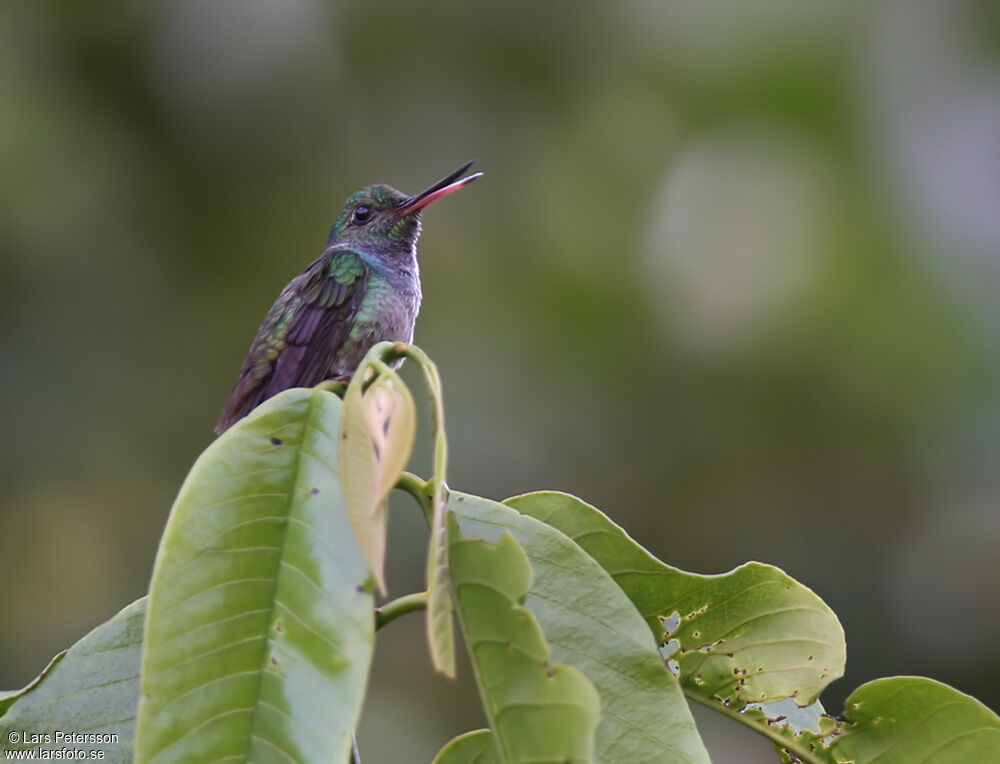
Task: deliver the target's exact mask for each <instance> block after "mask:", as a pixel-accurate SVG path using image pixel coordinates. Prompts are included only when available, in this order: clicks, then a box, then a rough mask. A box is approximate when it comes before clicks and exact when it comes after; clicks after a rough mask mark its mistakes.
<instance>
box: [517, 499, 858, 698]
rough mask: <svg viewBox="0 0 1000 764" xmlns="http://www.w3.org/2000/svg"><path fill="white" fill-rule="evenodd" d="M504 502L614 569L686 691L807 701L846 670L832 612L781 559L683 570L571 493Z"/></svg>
mask: <svg viewBox="0 0 1000 764" xmlns="http://www.w3.org/2000/svg"><path fill="white" fill-rule="evenodd" d="M505 503H507V504H509V505H510V506H512V507H514V508H515V509H517V510H518V511H520V512H523V513H525V514H528V515H531V516H533V517H537V518H538V519H540V520H542V521H544V522H545V523H547V524H549V525H551V526H552V527H554V528H558V529H559V530H561V531H562V532H563V533H565V534H566V535H568V536H569V537H570V538H572V539H574V540H575V541H576V542H577V543H578V544H579V545H580V546H581V547H582V548H583V549H584V550H586V551H587V552H588V553H589V554H590V555H591V556H592V557H593V558H594V559H595V560H596V561H597V562H599V563H600V564H601V566H602V567H603V568H604V569H605V570H607V571H608V572H609V573H610V574H611V576H612V577H613V578H614V579H615V581H616V582H617V583H618V585H619V586H620V587H621V588H622V590H623V591H624V592H625V593H626V594H627V595H628V597H629V599H631V600H632V602H633V603H635V606H636V608H638V610H639V612H640V613H642V616H643V617H644V618H645V619H646V621H647V623H648V624H649V626H650V628H651V629H652V630H653V633H654V634H655V635H656V637H657V639H658V640H660V641H661V642H665V643H666V644H667V645H669V647H668V649H667V651H666V652H668V653H669V654H670V655H671V656H672V659H673V660H676V663H677V667H678V668H679V671H680V679H681V683H682V684H683V685H684V688H685V690H686V691H687V692H688V693H690V694H692V695H694V696H697V697H701V698H704V699H706V700H710V701H714V702H718V703H721V704H725V706H726V707H727V708H729V709H737V710H738V709H740V708H743V707H744V706H745V705H746V704H747V703H751V702H754V703H760V702H763V701H774V700H777V699H780V698H786V697H791V698H794V699H795V700H796V702H797V703H798V704H799V705H808V704H810V703H812V702H813V701H815V699H816V697H817V695H818V694H819V692H820V691H821V690H822V689H823V688H824V687H826V685H828V684H829V683H830V682H832V681H833V680H834V679H836V678H837V677H839V676H841V675H842V674H843V671H844V663H845V660H846V648H845V643H844V632H843V629H842V628H841V626H840V622H839V621H838V620H837V616H836V615H835V614H834V613H833V611H832V610H830V608H829V607H827V605H826V604H825V603H824V602H823V601H822V600H821V599H820V598H819V597H817V596H816V595H815V594H814V593H813V592H812V591H810V590H809V589H807V588H806V587H805V586H803V585H802V584H800V583H798V582H797V581H795V580H794V579H792V578H790V577H789V576H788V575H786V574H785V573H784V572H783V571H781V570H779V569H778V568H775V567H773V566H770V565H762V564H760V563H756V562H751V563H747V564H746V565H742V566H740V567H739V568H736V569H735V570H733V571H731V572H729V573H725V574H721V575H715V576H704V575H696V574H694V573H686V572H684V571H681V570H678V569H676V568H673V567H671V566H669V565H666V564H665V563H662V562H660V561H659V560H657V559H656V558H655V557H653V556H652V555H651V554H649V552H647V551H646V550H645V549H643V548H642V547H641V546H639V545H638V544H637V543H636V542H635V541H633V540H632V539H631V538H629V536H628V535H627V534H626V533H625V531H623V530H622V529H621V528H620V527H618V526H617V525H615V524H614V523H613V522H612V521H611V520H609V519H608V518H607V517H606V516H605V515H604V514H602V513H601V512H600V511H598V510H597V509H595V508H594V507H592V506H590V505H589V504H586V503H584V502H582V501H580V499H577V498H576V497H575V496H570V495H568V494H564V493H557V492H541V493H532V494H526V495H524V496H516V497H514V498H511V499H508V500H507V501H506V502H505ZM665 627H666V628H665ZM667 632H669V633H667ZM668 638H669V640H670V641H667V639H668Z"/></svg>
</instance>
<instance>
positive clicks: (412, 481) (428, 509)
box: [396, 472, 434, 525]
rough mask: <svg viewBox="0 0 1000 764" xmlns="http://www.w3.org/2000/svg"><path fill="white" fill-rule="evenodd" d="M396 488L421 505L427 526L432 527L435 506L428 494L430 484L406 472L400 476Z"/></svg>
mask: <svg viewBox="0 0 1000 764" xmlns="http://www.w3.org/2000/svg"><path fill="white" fill-rule="evenodd" d="M396 488H398V489H400V490H401V491H406V492H407V493H408V494H410V496H412V497H413V498H414V499H416V502H417V504H419V505H420V509H421V510H423V513H424V518H425V519H426V520H427V524H428V525H430V523H431V520H432V519H433V516H434V505H433V502H432V500H431V496H430V494H429V493H428V490H429V488H430V484H429V483H428V482H427V481H425V480H421V479H420V478H419V477H417V476H416V475H414V474H413V473H412V472H404V473H403V474H402V475H400V476H399V480H397V481H396Z"/></svg>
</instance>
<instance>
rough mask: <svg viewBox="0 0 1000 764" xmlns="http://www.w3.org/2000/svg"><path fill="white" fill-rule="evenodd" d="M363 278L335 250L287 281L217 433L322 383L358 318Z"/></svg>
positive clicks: (354, 257) (356, 258) (359, 264)
mask: <svg viewBox="0 0 1000 764" xmlns="http://www.w3.org/2000/svg"><path fill="white" fill-rule="evenodd" d="M367 277H368V270H367V268H366V267H365V263H364V260H363V259H362V258H361V256H360V255H359V254H357V253H356V252H354V251H352V250H350V249H338V250H335V251H332V252H331V251H327V252H325V253H324V254H323V255H322V256H320V257H319V259H317V260H316V261H314V262H313V263H312V264H311V265H309V267H308V268H306V269H305V270H304V271H303V272H302V273H300V274H299V275H298V276H296V277H295V278H294V279H292V281H291V282H290V283H289V284H288V286H286V287H285V288H284V290H282V292H281V294H280V295H279V296H278V299H277V300H276V301H275V303H274V305H273V306H271V310H269V311H268V313H267V315H266V316H265V317H264V321H263V323H261V325H260V329H259V330H258V331H257V336H256V338H255V339H254V341H253V343H252V344H251V345H250V350H249V352H247V357H246V360H244V362H243V369H242V370H241V371H240V377H239V379H238V380H237V381H236V386H235V387H234V388H233V392H232V395H231V396H230V397H229V403H227V404H226V408H225V410H224V411H223V412H222V416H221V417H220V418H219V423H218V425H216V428H215V431H216V432H219V433H221V432H222V431H223V430H226V429H228V428H229V427H230V426H232V425H233V424H234V423H235V422H237V421H238V420H239V419H242V418H243V417H244V416H246V415H247V414H249V413H250V412H251V411H252V410H253V409H254V408H256V407H257V405H259V404H260V403H261V402H263V401H265V400H267V399H268V398H270V397H271V396H273V395H277V394H278V393H280V392H281V391H282V390H287V389H288V388H290V387H312V386H313V385H316V384H319V383H320V382H322V381H323V379H324V378H325V377H326V376H327V373H328V372H329V369H330V364H331V363H332V362H333V358H334V356H335V354H336V352H337V349H338V348H339V347H340V345H341V344H342V343H343V341H344V339H345V338H346V336H347V333H348V332H349V331H350V330H351V326H352V325H353V323H354V319H355V317H356V316H357V312H358V306H359V305H360V304H361V300H362V299H363V298H364V294H365V288H366V286H367V280H368V278H367Z"/></svg>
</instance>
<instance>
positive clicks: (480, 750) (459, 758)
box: [431, 730, 499, 764]
mask: <svg viewBox="0 0 1000 764" xmlns="http://www.w3.org/2000/svg"><path fill="white" fill-rule="evenodd" d="M498 761H499V759H497V749H496V744H495V743H494V742H493V733H492V732H490V731H489V730H476V731H475V732H466V733H465V734H464V735H459V736H458V737H456V738H452V739H451V740H449V741H448V742H447V743H446V744H445V747H444V748H442V749H441V750H440V751H438V755H437V756H435V757H434V761H432V762H431V764H497V762H498Z"/></svg>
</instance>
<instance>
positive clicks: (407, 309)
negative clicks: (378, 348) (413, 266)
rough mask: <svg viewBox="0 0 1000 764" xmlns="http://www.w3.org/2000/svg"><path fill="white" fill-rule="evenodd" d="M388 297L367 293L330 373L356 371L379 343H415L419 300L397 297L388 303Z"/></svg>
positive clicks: (337, 374)
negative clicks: (414, 332) (414, 330)
mask: <svg viewBox="0 0 1000 764" xmlns="http://www.w3.org/2000/svg"><path fill="white" fill-rule="evenodd" d="M379 297H381V298H382V299H378V298H379ZM385 297H386V295H384V294H382V295H379V294H376V295H372V294H369V295H367V296H366V298H365V300H364V301H363V302H362V304H361V308H360V310H359V311H358V316H357V319H356V320H355V321H354V325H353V326H352V327H351V330H350V332H349V333H348V336H347V338H346V339H345V341H344V343H343V345H341V347H340V350H339V352H338V353H337V354H336V355H335V356H334V359H333V364H331V369H330V376H339V375H341V374H351V373H353V372H354V371H355V369H357V368H358V364H359V363H361V359H362V358H364V357H365V354H366V353H367V352H368V351H369V350H371V348H372V346H373V345H376V344H378V343H379V342H406V343H410V342H413V326H414V323H415V322H416V318H417V309H418V307H419V303H418V302H417V301H416V300H415V299H413V298H406V299H402V300H400V299H399V298H398V296H397V298H396V300H391V303H392V304H388V305H387V304H386V303H387V300H386V299H385Z"/></svg>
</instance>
